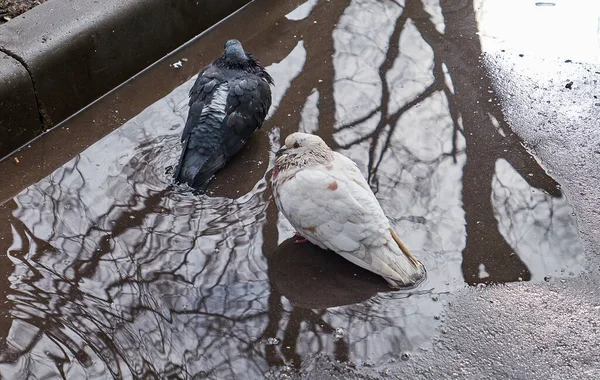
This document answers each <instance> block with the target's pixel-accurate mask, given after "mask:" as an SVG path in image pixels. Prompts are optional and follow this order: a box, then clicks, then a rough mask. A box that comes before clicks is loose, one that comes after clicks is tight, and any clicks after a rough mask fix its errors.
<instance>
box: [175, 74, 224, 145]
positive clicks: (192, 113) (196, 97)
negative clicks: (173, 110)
mask: <svg viewBox="0 0 600 380" xmlns="http://www.w3.org/2000/svg"><path fill="white" fill-rule="evenodd" d="M226 81H227V80H226V79H225V77H224V74H223V72H222V70H220V69H219V68H218V67H215V66H213V65H208V66H207V67H205V68H204V69H203V70H202V71H200V73H199V74H198V78H196V82H194V85H193V86H192V89H191V90H190V94H189V95H190V100H189V106H190V110H189V112H188V118H187V121H186V123H185V127H184V128H183V133H182V134H181V141H182V142H184V141H185V140H186V138H187V137H188V136H189V134H190V132H191V131H192V129H193V128H194V126H196V125H198V122H199V119H200V117H201V115H202V111H203V109H204V107H205V106H206V104H207V103H209V102H210V101H211V99H212V97H213V95H214V93H215V90H216V89H217V88H218V87H219V85H220V84H222V83H223V82H226Z"/></svg>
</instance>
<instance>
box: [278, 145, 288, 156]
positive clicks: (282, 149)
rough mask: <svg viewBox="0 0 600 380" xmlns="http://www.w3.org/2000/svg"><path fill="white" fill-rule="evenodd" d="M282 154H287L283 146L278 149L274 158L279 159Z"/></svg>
mask: <svg viewBox="0 0 600 380" xmlns="http://www.w3.org/2000/svg"><path fill="white" fill-rule="evenodd" d="M284 154H287V148H286V147H285V146H282V147H281V149H279V150H278V151H277V153H275V157H281V156H283V155H284Z"/></svg>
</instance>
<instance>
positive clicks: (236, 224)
mask: <svg viewBox="0 0 600 380" xmlns="http://www.w3.org/2000/svg"><path fill="white" fill-rule="evenodd" d="M283 3H285V6H281V5H280V6H279V8H277V10H278V11H276V12H274V13H275V15H270V16H269V15H265V16H264V17H265V20H267V21H269V22H270V23H269V24H268V25H267V26H264V25H263V29H261V30H260V31H259V32H257V33H255V34H254V35H251V34H248V35H251V36H250V37H247V38H245V39H244V38H240V39H241V40H242V42H243V43H244V45H245V47H246V48H247V49H248V50H250V51H252V52H253V53H254V54H255V55H256V56H258V57H259V58H261V60H262V61H263V63H265V65H266V66H267V69H268V71H269V72H270V73H271V74H272V76H273V77H274V79H275V82H276V88H275V89H274V91H273V94H274V99H273V107H272V109H271V112H270V113H269V119H268V120H267V122H265V125H264V126H263V128H262V130H261V131H259V132H257V134H256V135H255V136H254V137H253V139H252V141H251V142H250V144H249V146H248V147H247V148H246V149H245V150H244V151H243V152H241V154H240V155H239V156H238V157H236V159H234V160H233V161H232V163H231V164H230V165H229V167H228V168H226V169H225V170H223V171H222V172H220V173H218V174H217V177H216V178H215V180H214V181H213V184H212V185H211V187H210V188H209V193H208V194H207V195H203V196H195V195H193V194H192V193H191V192H190V191H189V189H186V188H183V187H179V186H172V184H171V182H170V177H169V167H172V166H173V165H174V164H175V163H176V161H177V158H178V156H179V149H180V145H179V136H180V133H181V129H182V127H183V124H184V123H185V118H186V115H187V105H186V104H187V92H188V90H189V88H190V87H191V85H192V83H193V80H194V79H195V78H191V79H190V80H188V81H187V82H186V83H184V84H183V85H181V86H179V87H178V88H176V89H174V90H173V92H172V93H171V94H169V95H168V96H166V97H165V98H163V99H161V100H160V101H158V102H156V103H154V104H152V105H150V106H149V107H148V108H147V109H145V110H144V111H143V112H141V113H140V114H139V115H138V116H136V117H134V118H133V119H131V120H129V121H127V122H126V123H125V124H123V125H122V126H121V127H120V128H118V129H117V130H115V131H114V132H112V133H111V134H109V135H108V136H106V137H104V138H103V139H101V140H100V141H98V142H97V143H95V144H94V145H92V146H91V147H90V148H88V149H86V150H85V151H84V152H82V153H81V154H80V155H78V156H77V157H76V158H74V159H73V160H71V161H70V162H68V163H67V164H65V165H64V166H62V167H61V168H59V169H58V170H56V171H55V172H54V173H52V174H51V175H50V176H48V177H46V178H44V179H43V180H41V181H40V182H38V183H36V184H34V185H32V186H30V187H28V188H26V189H24V190H23V191H21V192H20V193H19V194H18V195H17V196H16V197H15V198H14V199H13V200H11V201H9V202H8V203H6V204H4V206H3V208H4V210H5V211H6V214H7V215H6V216H5V217H4V218H5V219H6V220H7V221H8V222H7V223H4V224H2V226H1V228H2V231H0V235H1V236H2V237H3V240H0V244H1V245H2V249H3V251H4V252H7V257H8V259H9V260H10V263H9V262H7V260H6V259H2V260H4V263H3V267H4V269H3V273H4V272H7V274H6V277H7V278H8V281H5V280H3V281H4V282H3V284H2V286H3V295H2V299H1V301H2V303H3V305H2V309H3V314H2V321H1V322H0V344H2V349H1V350H0V373H2V375H3V377H6V378H25V377H27V376H28V375H31V376H34V377H53V376H54V377H60V376H63V377H66V378H84V377H87V378H110V377H115V378H140V377H160V378H163V377H169V376H171V377H172V378H192V377H194V378H204V377H209V378H215V379H222V378H232V377H239V378H259V377H262V376H264V375H265V374H266V373H268V372H270V371H273V370H276V371H280V372H279V373H280V374H285V372H286V371H287V368H288V367H286V366H289V367H296V366H299V365H300V364H301V362H302V360H303V358H304V357H305V356H306V355H309V354H314V353H322V354H324V355H327V356H330V357H332V358H335V359H337V360H339V361H351V362H354V363H356V364H358V365H367V366H382V365H385V364H387V363H390V362H393V361H396V360H399V359H400V358H401V356H402V354H405V353H410V352H412V351H416V350H419V349H425V350H426V349H428V348H429V347H430V344H431V343H430V342H431V339H432V337H433V336H434V335H435V334H436V327H437V326H438V325H439V323H440V321H441V320H443V318H444V317H443V310H444V299H445V296H446V295H447V294H449V293H452V292H455V291H457V290H459V289H461V288H463V287H465V286H468V285H473V286H475V285H477V286H484V285H485V284H491V283H505V282H513V281H544V278H548V276H551V277H564V276H573V275H576V274H578V273H580V272H581V271H583V269H584V262H583V257H582V245H581V242H580V240H579V237H578V233H577V226H576V224H575V220H574V217H573V210H572V208H571V206H570V205H569V204H568V203H567V201H566V200H565V199H564V198H563V197H562V195H561V191H560V185H559V184H558V183H556V182H555V181H554V180H553V179H552V178H551V177H550V176H548V174H546V172H545V171H544V169H543V168H542V167H541V166H540V165H539V164H538V162H537V161H536V160H535V159H534V158H533V157H531V156H530V155H529V153H528V151H527V149H526V148H525V147H524V145H523V144H522V143H521V141H520V140H519V138H518V137H517V136H516V135H514V134H512V133H511V130H510V127H509V126H508V125H507V124H506V122H505V121H504V119H503V114H502V110H501V108H500V106H499V105H498V99H496V97H495V94H494V89H493V87H492V84H491V82H490V80H489V79H488V77H487V75H486V72H485V70H484V68H483V67H482V66H481V65H480V63H479V56H480V53H481V48H480V43H479V40H478V39H477V38H476V36H477V35H476V34H475V33H476V32H477V30H478V29H477V24H476V14H475V12H474V10H473V7H472V5H471V4H470V3H469V2H468V1H461V2H452V6H450V5H448V4H447V3H450V2H445V3H442V7H440V6H439V5H438V4H436V3H435V2H430V1H426V2H425V5H424V6H422V5H421V4H420V3H419V2H415V1H407V2H406V4H404V6H402V7H401V6H400V5H399V3H398V2H393V1H382V2H373V1H367V0H352V1H345V2H342V1H340V2H333V1H332V2H315V1H309V2H307V3H306V4H304V5H302V6H301V7H300V8H298V9H297V10H296V11H294V12H291V13H290V12H289V11H292V10H293V9H294V8H295V2H291V1H290V2H283ZM270 4H272V2H270V1H267V0H265V1H257V2H255V3H253V4H252V5H251V6H249V7H248V8H247V9H245V10H243V11H242V13H241V14H240V15H238V16H234V17H233V18H231V19H229V20H227V21H225V22H224V23H223V24H221V25H220V26H219V27H218V28H217V29H214V30H212V31H211V32H209V33H208V34H207V36H211V34H212V35H217V34H218V33H219V30H223V29H226V28H230V27H232V25H235V23H236V22H240V20H242V19H243V17H242V16H243V15H244V12H246V13H250V14H252V15H253V16H257V15H258V14H259V13H260V14H262V10H264V9H269V5H270ZM292 5H294V6H292ZM286 7H287V8H289V9H288V10H287V11H286V12H280V10H281V9H282V8H286ZM278 12H279V13H278ZM267 21H265V23H266V22H267ZM242 32H243V31H242ZM203 43H204V44H205V43H206V42H205V41H204V40H201V41H199V42H198V44H199V46H198V47H197V49H199V50H202V49H203V45H202V44H203ZM217 45H218V46H219V47H218V49H220V45H219V44H216V45H214V46H217ZM209 51H210V52H211V54H212V55H211V56H210V59H212V57H214V56H215V55H216V54H219V53H220V52H219V50H217V48H215V49H213V50H209ZM206 55H207V56H208V53H206ZM190 59H192V58H191V57H190ZM195 59H200V58H198V56H196V58H195ZM204 60H205V61H208V60H209V58H206V57H205V58H204ZM125 101H126V100H125ZM90 127H92V126H90ZM63 128H64V126H63ZM296 130H302V131H308V132H313V133H317V134H319V135H321V136H322V137H323V138H324V139H325V140H326V141H327V142H328V143H329V144H330V145H331V146H332V147H333V148H335V149H337V150H338V151H340V152H342V153H344V154H346V155H348V156H349V157H351V158H352V159H354V160H355V161H356V162H357V163H358V165H359V167H360V168H361V170H362V171H363V173H364V174H365V176H367V178H369V180H370V183H371V185H372V187H373V189H374V191H376V195H377V197H378V199H379V200H380V202H381V204H382V207H383V208H384V210H385V212H386V214H387V215H388V217H389V218H390V219H391V220H392V221H393V225H394V227H395V229H396V231H397V232H398V233H399V235H400V236H401V237H402V238H403V240H404V241H405V242H406V244H407V245H408V246H409V247H410V248H411V250H412V251H413V252H414V253H415V255H416V256H418V257H419V259H421V261H423V263H424V264H425V266H426V267H427V269H428V278H427V280H426V281H425V282H424V283H422V284H421V285H420V286H419V287H418V288H416V289H411V290H405V291H396V292H394V291H391V290H390V289H389V288H388V287H387V286H386V284H385V282H384V281H383V280H381V279H379V278H378V277H377V276H373V275H371V274H369V273H367V272H365V271H363V270H361V269H360V268H357V267H354V266H352V265H351V264H348V263H347V262H345V261H344V260H343V259H340V258H338V257H337V256H334V255H331V254H329V253H327V252H323V251H321V250H319V249H317V248H315V247H312V246H310V245H294V244H292V243H291V241H290V240H288V239H289V238H290V237H291V236H292V234H293V231H292V230H291V228H290V226H289V224H288V223H287V221H286V220H285V219H284V218H283V216H282V215H281V214H279V213H278V212H277V210H276V208H275V207H274V203H273V202H272V200H271V195H270V190H269V189H268V186H267V178H268V172H269V169H270V168H271V166H272V161H273V153H272V152H274V151H275V150H276V149H277V147H278V146H279V144H280V141H281V137H282V136H286V135H287V134H289V133H291V132H293V131H296ZM11 264H12V265H11ZM2 278H4V277H2ZM281 371H282V372H281Z"/></svg>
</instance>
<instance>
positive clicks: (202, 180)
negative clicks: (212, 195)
mask: <svg viewBox="0 0 600 380" xmlns="http://www.w3.org/2000/svg"><path fill="white" fill-rule="evenodd" d="M190 138H193V136H190ZM188 145H195V146H197V145H198V144H197V142H196V144H194V142H192V144H190V141H189V140H188V141H186V142H185V143H184V145H183V150H182V151H181V157H180V158H179V164H178V165H177V169H176V170H175V173H174V178H175V181H176V182H179V183H187V184H188V185H189V186H191V187H193V188H194V189H195V190H197V191H200V192H204V191H205V190H206V187H207V186H208V183H209V182H210V179H211V178H212V177H213V176H214V174H215V173H216V172H217V171H218V170H219V169H221V168H222V167H223V166H225V163H226V161H227V159H226V157H225V155H224V154H223V153H219V152H210V151H206V150H204V149H190V148H189V147H188Z"/></svg>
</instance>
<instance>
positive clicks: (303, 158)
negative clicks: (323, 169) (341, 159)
mask: <svg viewBox="0 0 600 380" xmlns="http://www.w3.org/2000/svg"><path fill="white" fill-rule="evenodd" d="M332 161H333V151H332V150H331V149H330V148H329V147H328V146H326V145H324V146H316V147H314V148H313V149H311V150H309V151H307V152H304V153H303V154H290V155H284V156H281V157H278V158H277V160H276V161H275V167H276V168H277V169H278V170H285V171H286V172H289V171H293V172H294V173H295V172H296V171H298V170H301V169H305V168H310V167H314V166H318V165H323V166H328V165H329V164H330V163H331V162H332ZM290 175H292V174H291V173H290Z"/></svg>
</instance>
